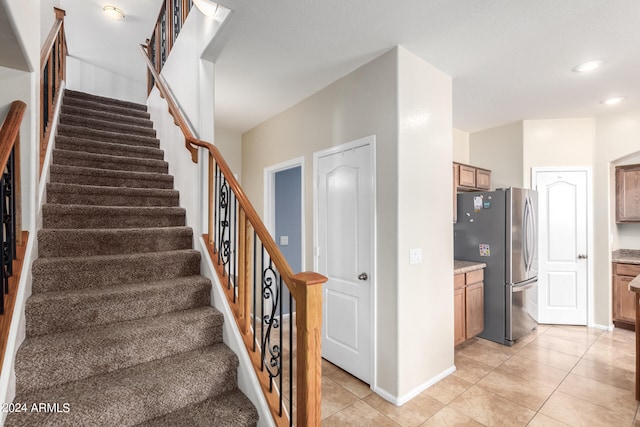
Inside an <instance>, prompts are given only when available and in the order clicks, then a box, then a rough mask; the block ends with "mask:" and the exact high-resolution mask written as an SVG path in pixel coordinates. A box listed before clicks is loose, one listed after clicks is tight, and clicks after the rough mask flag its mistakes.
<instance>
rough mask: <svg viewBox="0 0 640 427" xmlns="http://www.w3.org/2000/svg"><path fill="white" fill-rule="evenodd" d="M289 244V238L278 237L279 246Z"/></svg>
mask: <svg viewBox="0 0 640 427" xmlns="http://www.w3.org/2000/svg"><path fill="white" fill-rule="evenodd" d="M288 244H289V236H280V246H287V245H288Z"/></svg>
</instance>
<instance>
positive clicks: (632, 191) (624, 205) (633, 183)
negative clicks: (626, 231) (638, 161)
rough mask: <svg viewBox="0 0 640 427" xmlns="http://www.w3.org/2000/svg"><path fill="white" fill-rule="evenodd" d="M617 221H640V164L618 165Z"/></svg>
mask: <svg viewBox="0 0 640 427" xmlns="http://www.w3.org/2000/svg"><path fill="white" fill-rule="evenodd" d="M616 222H640V165H629V166H618V167H616Z"/></svg>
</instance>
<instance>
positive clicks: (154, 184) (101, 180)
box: [51, 171, 173, 189]
mask: <svg viewBox="0 0 640 427" xmlns="http://www.w3.org/2000/svg"><path fill="white" fill-rule="evenodd" d="M51 182H58V183H61V184H82V185H99V186H105V187H130V188H160V189H172V188H173V179H172V180H170V181H168V180H153V179H134V178H122V177H117V176H94V175H76V174H66V173H64V172H54V171H51Z"/></svg>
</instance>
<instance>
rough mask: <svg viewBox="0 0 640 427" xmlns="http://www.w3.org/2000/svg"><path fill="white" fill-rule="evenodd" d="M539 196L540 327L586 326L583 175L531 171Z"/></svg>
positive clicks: (585, 245) (585, 230) (585, 204)
mask: <svg viewBox="0 0 640 427" xmlns="http://www.w3.org/2000/svg"><path fill="white" fill-rule="evenodd" d="M533 180H534V186H535V188H536V189H537V190H538V216H539V228H540V231H539V253H538V255H539V265H538V266H539V276H538V322H540V323H551V324H570V325H586V324H587V292H588V288H587V282H588V280H587V274H588V259H587V255H588V254H587V247H588V245H587V242H588V235H587V233H588V227H587V190H588V188H587V186H588V179H587V171H586V170H570V171H567V170H556V171H534V176H533Z"/></svg>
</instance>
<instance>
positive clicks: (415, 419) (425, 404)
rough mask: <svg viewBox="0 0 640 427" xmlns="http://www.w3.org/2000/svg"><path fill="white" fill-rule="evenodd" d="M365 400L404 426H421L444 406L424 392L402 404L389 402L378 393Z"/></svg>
mask: <svg viewBox="0 0 640 427" xmlns="http://www.w3.org/2000/svg"><path fill="white" fill-rule="evenodd" d="M364 401H365V402H366V403H368V404H369V405H370V406H372V407H374V408H376V409H377V410H378V411H380V412H382V413H383V414H385V415H386V416H387V417H389V418H391V419H392V420H394V421H396V422H397V423H398V424H400V425H402V426H404V427H410V426H419V425H420V424H422V423H423V422H425V421H426V420H428V419H429V418H430V417H431V416H433V415H434V414H435V413H436V412H438V411H439V410H440V409H442V408H443V407H444V405H443V404H442V403H440V402H438V401H437V400H435V399H432V398H430V397H429V396H425V395H424V394H419V395H417V396H416V397H414V398H413V399H411V400H410V401H409V402H407V403H405V404H404V405H402V406H396V405H394V404H393V403H389V402H387V401H386V400H384V399H383V398H381V397H380V396H378V395H377V394H371V395H369V396H367V397H366V398H365V399H364Z"/></svg>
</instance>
